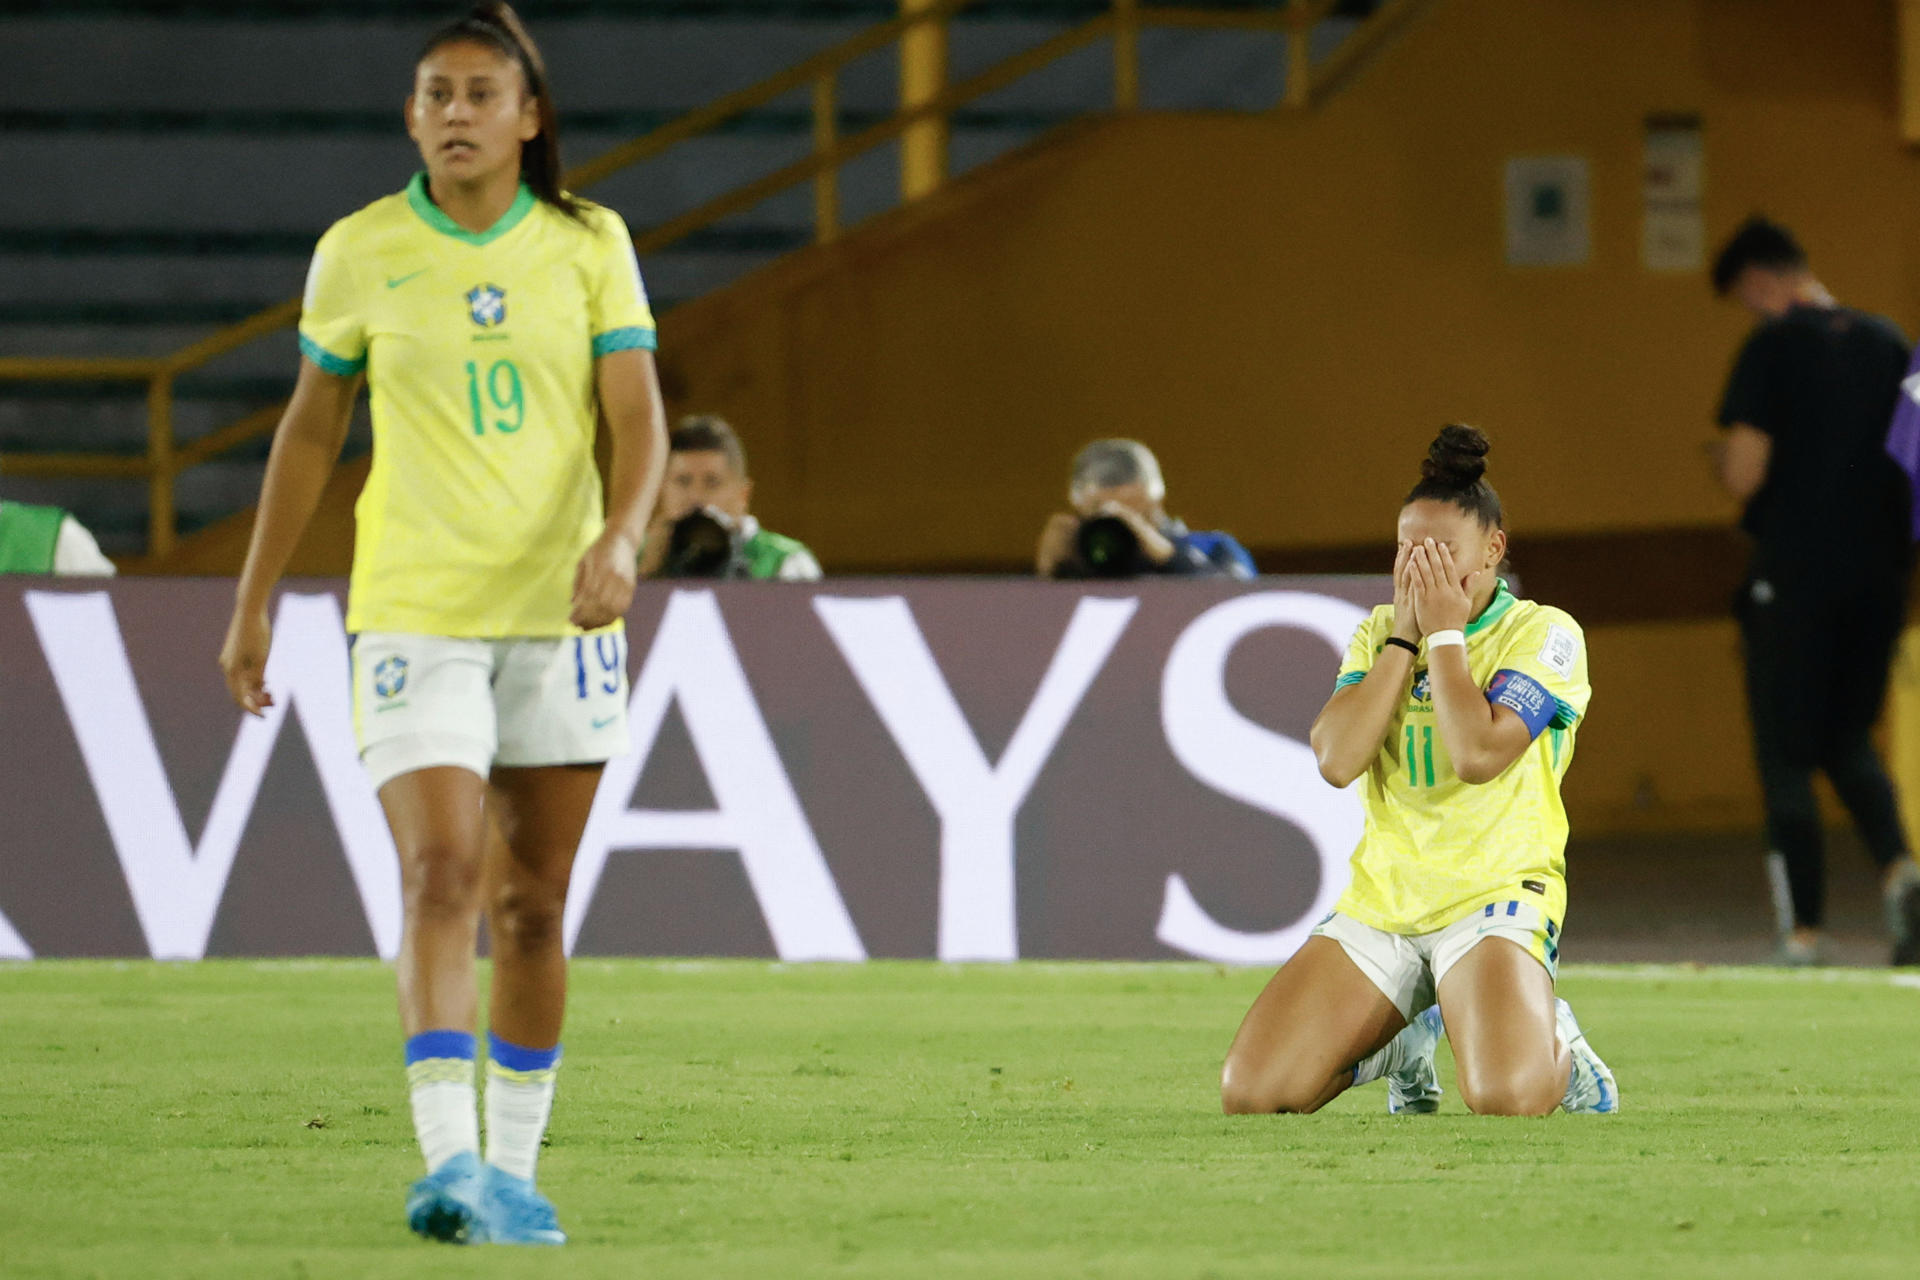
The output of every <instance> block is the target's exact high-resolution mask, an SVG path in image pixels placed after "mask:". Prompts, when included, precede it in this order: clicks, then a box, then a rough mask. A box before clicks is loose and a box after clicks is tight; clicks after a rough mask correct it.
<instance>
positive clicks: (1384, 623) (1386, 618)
mask: <svg viewBox="0 0 1920 1280" xmlns="http://www.w3.org/2000/svg"><path fill="white" fill-rule="evenodd" d="M1360 630H1362V631H1364V632H1366V633H1368V634H1369V635H1373V634H1377V633H1379V632H1381V631H1383V630H1384V631H1391V630H1393V605H1391V604H1377V605H1375V606H1373V610H1372V612H1370V613H1368V614H1367V616H1366V617H1364V618H1362V619H1361V620H1360Z"/></svg>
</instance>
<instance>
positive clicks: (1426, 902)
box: [1335, 581, 1592, 934]
mask: <svg viewBox="0 0 1920 1280" xmlns="http://www.w3.org/2000/svg"><path fill="white" fill-rule="evenodd" d="M1392 634H1393V606H1392V605H1390V604H1386V605H1381V606H1380V607H1379V608H1377V609H1375V610H1374V611H1373V613H1372V615H1371V616H1370V617H1368V618H1367V620H1366V621H1365V622H1362V623H1361V624H1360V627H1359V629H1358V630H1357V631H1355V632H1354V636H1353V643H1352V644H1351V645H1350V646H1349V647H1348V649H1347V657H1346V661H1345V662H1343V663H1342V664H1341V666H1340V674H1339V676H1338V677H1337V678H1336V679H1335V687H1336V688H1344V687H1346V686H1347V685H1350V684H1356V683H1358V682H1359V681H1361V680H1363V679H1365V678H1366V674H1367V672H1368V671H1370V670H1372V669H1373V663H1374V659H1375V658H1376V657H1378V656H1379V654H1380V652H1381V650H1382V649H1383V648H1384V647H1385V645H1386V640H1387V637H1388V636H1390V635H1392ZM1466 636H1467V667H1468V669H1469V670H1470V671H1471V672H1472V673H1473V680H1474V683H1475V684H1477V685H1479V686H1480V688H1481V689H1482V690H1483V691H1485V695H1486V697H1487V700H1488V701H1490V702H1493V703H1495V704H1496V705H1499V706H1506V707H1509V708H1511V709H1513V710H1514V711H1515V712H1516V713H1517V714H1518V715H1519V716H1520V718H1521V719H1522V720H1524V721H1526V723H1527V727H1528V729H1529V730H1530V731H1531V732H1532V733H1533V735H1534V737H1533V741H1532V742H1531V743H1530V744H1528V746H1527V749H1526V750H1525V751H1523V752H1521V753H1520V758H1519V759H1518V760H1516V761H1514V762H1513V763H1512V764H1510V765H1508V766H1507V768H1506V770H1505V771H1504V772H1502V773H1501V774H1500V776H1499V777H1497V778H1495V779H1493V780H1492V781H1491V782H1486V783H1480V784H1477V785H1476V784H1471V783H1467V782H1463V781H1461V779H1460V776H1459V775H1458V774H1456V773H1455V772H1454V771H1453V764H1452V761H1450V760H1449V759H1448V758H1447V751H1446V745H1445V743H1444V742H1442V740H1441V738H1440V730H1439V726H1438V725H1437V724H1436V723H1435V716H1434V708H1433V692H1432V688H1431V682H1430V680H1429V679H1428V674H1427V646H1426V642H1425V641H1422V642H1421V644H1420V652H1419V654H1418V656H1417V657H1416V658H1415V659H1414V670H1413V678H1412V680H1411V681H1410V682H1409V687H1408V688H1407V689H1406V691H1405V692H1404V693H1403V694H1402V695H1401V701H1400V707H1399V709H1398V711H1396V712H1395V714H1394V718H1393V723H1392V727H1391V728H1390V729H1389V730H1388V732H1387V736H1386V740H1385V741H1384V742H1382V743H1381V744H1380V752H1379V754H1378V755H1376V756H1375V757H1374V760H1373V764H1372V765H1371V766H1370V767H1369V768H1368V769H1367V772H1366V774H1365V775H1364V776H1363V778H1362V779H1361V784H1360V785H1361V787H1362V792H1361V794H1362V798H1363V802H1364V805H1365V809H1366V829H1365V831H1364V833H1363V834H1362V835H1361V837H1360V847H1359V848H1357V849H1355V850H1354V851H1353V882H1352V884H1351V885H1349V887H1348V889H1347V892H1346V894H1345V895H1344V896H1343V897H1342V898H1341V899H1340V902H1339V905H1338V907H1337V908H1336V909H1337V910H1339V911H1340V912H1341V913H1342V914H1343V915H1349V916H1352V917H1353V918H1354V919H1356V920H1358V921H1360V922H1361V923H1362V924H1367V925H1371V926H1373V927H1374V928H1376V929H1384V930H1386V931H1387V932H1389V933H1402V934H1420V933H1431V932H1433V931H1434V930H1437V929H1444V928H1446V927H1447V926H1448V925H1450V924H1453V923H1454V922H1455V921H1457V920H1459V919H1461V918H1462V917H1464V916H1466V915H1467V914H1469V913H1470V912H1473V911H1477V910H1479V909H1480V908H1482V907H1484V906H1486V905H1487V904H1488V903H1490V902H1513V901H1520V902H1531V903H1533V904H1534V905H1535V906H1538V907H1539V908H1540V909H1541V910H1542V911H1543V912H1545V913H1546V917H1547V919H1549V920H1552V921H1555V922H1556V923H1558V924H1559V925H1561V926H1564V925H1565V923H1566V910H1567V883H1566V848H1567V811H1566V808H1565V807H1564V806H1563V805H1562V804H1561V802H1560V780H1561V779H1562V778H1563V777H1565V776H1566V772H1567V765H1568V764H1569V763H1571V762H1572V760H1573V741H1574V736H1575V734H1576V732H1577V730H1578V728H1579V724H1580V720H1581V718H1582V717H1583V716H1585V715H1586V712H1587V702H1588V699H1589V698H1590V697H1591V695H1592V689H1591V688H1590V686H1589V685H1588V682H1587V651H1586V650H1587V646H1586V639H1585V637H1584V636H1583V635H1582V634H1581V631H1580V626H1579V624H1578V623H1576V622H1575V621H1574V620H1573V619H1572V618H1571V617H1569V616H1568V615H1567V614H1566V613H1564V612H1563V611H1561V610H1559V609H1555V608H1552V607H1551V606H1547V605H1541V604H1536V603H1535V602H1534V601H1532V600H1521V599H1518V598H1516V597H1515V596H1514V595H1513V594H1512V593H1511V592H1510V591H1508V589H1507V584H1506V583H1505V582H1504V581H1502V582H1501V583H1500V584H1499V588H1498V589H1497V590H1496V591H1495V592H1494V596H1493V599H1492V600H1491V601H1490V602H1488V604H1487V607H1486V609H1485V610H1483V611H1482V612H1481V614H1480V616H1479V617H1478V618H1475V619H1474V620H1473V621H1472V622H1471V623H1469V624H1468V625H1467V628H1466Z"/></svg>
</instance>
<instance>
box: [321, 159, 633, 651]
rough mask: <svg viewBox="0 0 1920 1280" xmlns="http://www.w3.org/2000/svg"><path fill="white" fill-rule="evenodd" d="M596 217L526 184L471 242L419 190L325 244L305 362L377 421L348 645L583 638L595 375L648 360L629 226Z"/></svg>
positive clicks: (595, 210) (593, 525) (604, 214)
mask: <svg viewBox="0 0 1920 1280" xmlns="http://www.w3.org/2000/svg"><path fill="white" fill-rule="evenodd" d="M584 210H585V218H584V221H575V220H574V219H572V218H569V217H567V216H566V215H564V214H562V213H561V212H560V211H559V210H557V209H555V208H553V207H552V206H551V205H548V204H546V203H544V202H542V201H540V200H539V199H537V198H536V197H535V196H534V194H533V192H532V191H531V190H530V189H528V188H527V187H526V186H524V185H523V186H522V187H521V188H520V192H519V195H518V196H517V197H516V199H515V200H514V202H513V205H512V206H511V207H510V208H509V209H508V210H507V212H506V213H505V214H504V215H502V217H501V218H500V220H499V221H498V222H497V223H495V224H494V225H493V226H492V227H490V228H488V229H487V230H485V231H482V232H472V231H468V230H466V229H465V228H463V227H461V226H460V225H459V224H458V223H456V222H454V221H453V220H452V219H451V218H449V217H447V215H446V214H445V213H444V212H442V211H441V210H440V209H439V207H438V206H436V205H435V204H434V203H433V201H432V199H431V198H430V197H429V196H428V194H427V186H426V177H425V175H424V174H420V175H416V176H415V177H414V179H413V181H412V183H411V184H410V185H409V186H408V187H407V189H406V190H405V191H404V192H401V193H399V194H396V195H391V196H387V197H386V198H384V199H381V200H376V201H375V202H374V203H372V204H370V205H368V206H367V207H366V208H364V209H361V210H360V211H359V212H357V213H354V214H350V215H349V216H347V217H345V218H343V219H341V220H340V221H339V222H336V223H335V224H334V225H333V226H332V227H331V228H329V229H328V231H327V233H326V234H325V235H324V236H322V237H321V238H320V244H319V246H318V248H317V249H316V250H315V252H314V257H313V264H312V266H311V268H310V269H309V271H308V275H307V288H306V296H305V299H304V302H303V307H302V313H301V317H300V350H301V352H302V354H303V355H305V357H306V358H307V359H308V360H310V361H312V362H313V363H314V364H316V365H318V366H319V367H320V368H321V369H323V370H325V371H326V372H328V373H331V374H335V375H337V376H342V377H348V376H352V375H353V374H356V373H358V372H360V371H361V370H362V369H364V370H365V371H366V374H367V380H368V384H369V389H370V393H371V399H372V407H373V467H372V471H371V473H370V474H369V475H368V477H367V485H366V489H365V490H364V491H363V492H362V493H361V495H360V501H359V503H358V505H357V506H356V507H355V509H354V515H355V519H356V545H355V548H354V557H353V583H352V592H351V595H350V598H349V601H348V607H347V628H348V630H350V631H354V632H361V631H382V632H401V633H411V634H420V635H441V636H466V637H504V636H555V635H570V634H575V633H577V631H578V628H576V627H574V626H573V625H572V624H571V623H570V622H569V621H568V616H567V615H568V613H569V611H570V608H571V601H572V593H573V576H574V570H575V567H576V566H577V564H578V562H579V559H580V556H581V554H582V553H583V552H584V551H585V550H586V549H587V547H588V546H589V545H591V543H592V542H593V540H594V539H595V538H597V537H598V536H599V534H600V531H601V528H602V525H603V520H604V516H603V512H602V508H601V500H600V477H599V473H598V469H597V468H596V467H595V465H594V458H593V438H594V428H595V425H596V421H597V411H596V396H595V389H594V365H595V362H596V361H598V360H599V358H600V357H602V356H604V355H607V354H609V353H610V352H614V351H622V350H629V349H633V348H643V349H647V350H651V349H653V347H654V346H655V336H654V322H653V315H652V313H651V311H650V309H649V308H648V305H647V295H646V288H645V286H644V285H643V284H642V283H641V280H640V269H639V265H638V263H637V262H636V261H635V259H634V254H633V242H632V241H631V239H629V237H628V235H627V229H626V225H625V224H624V223H623V222H622V221H621V219H620V216H619V215H618V214H616V213H614V212H613V211H612V210H610V209H606V208H603V207H601V206H598V205H593V204H586V205H584Z"/></svg>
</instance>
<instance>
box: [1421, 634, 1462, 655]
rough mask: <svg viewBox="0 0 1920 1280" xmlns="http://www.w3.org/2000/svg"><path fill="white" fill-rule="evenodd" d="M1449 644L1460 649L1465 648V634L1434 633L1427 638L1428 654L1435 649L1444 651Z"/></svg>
mask: <svg viewBox="0 0 1920 1280" xmlns="http://www.w3.org/2000/svg"><path fill="white" fill-rule="evenodd" d="M1450 644H1457V645H1459V646H1460V647H1461V648H1462V649H1464V648H1466V647H1467V633H1466V632H1464V631H1434V632H1431V633H1429V634H1428V636H1427V652H1428V653H1432V652H1433V651H1434V650H1435V649H1444V648H1446V647H1447V646H1448V645H1450Z"/></svg>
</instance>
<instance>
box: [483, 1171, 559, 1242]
mask: <svg viewBox="0 0 1920 1280" xmlns="http://www.w3.org/2000/svg"><path fill="white" fill-rule="evenodd" d="M480 1204H481V1218H482V1221H483V1222H484V1223H485V1224H486V1234H485V1237H484V1238H485V1239H486V1241H487V1242H488V1243H489V1244H565V1243H566V1242H567V1233H566V1232H564V1231H562V1230H561V1229H560V1219H559V1217H558V1215H556V1214H555V1213H554V1211H553V1202H552V1201H550V1200H548V1199H547V1198H546V1197H545V1196H543V1195H541V1194H540V1192H539V1191H537V1190H536V1189H535V1188H534V1185H533V1183H532V1181H531V1180H530V1179H527V1178H516V1177H514V1176H513V1175H512V1174H510V1173H508V1172H507V1171H506V1170H505V1169H502V1168H500V1167H499V1166H498V1165H491V1164H490V1165H488V1166H486V1171H485V1173H484V1174H483V1175H482V1179H481V1200H480Z"/></svg>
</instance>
